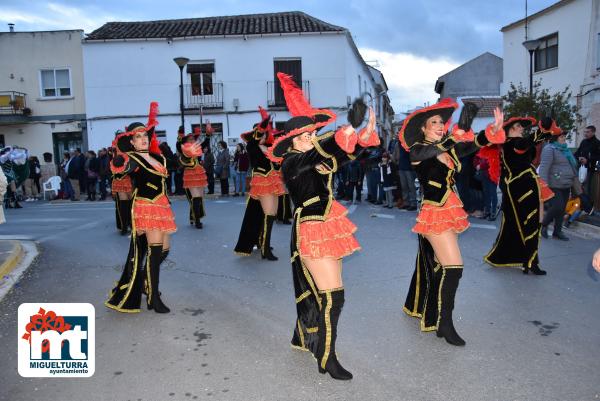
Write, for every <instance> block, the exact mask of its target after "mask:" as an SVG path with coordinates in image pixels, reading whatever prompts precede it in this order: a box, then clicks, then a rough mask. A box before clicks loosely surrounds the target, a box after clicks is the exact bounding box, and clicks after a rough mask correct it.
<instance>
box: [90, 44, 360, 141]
mask: <svg viewBox="0 0 600 401" xmlns="http://www.w3.org/2000/svg"><path fill="white" fill-rule="evenodd" d="M83 54H84V70H85V88H86V100H87V102H86V104H87V117H88V137H89V146H90V149H96V148H99V147H102V146H107V144H109V143H110V141H111V140H112V137H113V134H114V131H115V130H117V129H123V127H124V125H126V124H127V123H129V122H132V121H136V120H137V121H142V122H144V121H145V119H146V115H147V113H148V106H149V104H150V102H151V101H158V102H159V105H160V112H161V115H160V116H159V121H160V127H159V129H162V130H166V131H167V140H168V142H169V144H170V145H171V146H173V145H174V143H175V138H176V131H177V128H178V126H179V125H180V119H179V69H178V67H177V66H176V65H175V63H174V62H173V58H174V57H179V56H182V57H187V58H189V59H190V60H192V61H206V60H214V63H215V76H216V82H222V83H223V94H224V96H223V102H224V109H223V110H221V111H219V112H217V113H216V114H209V113H211V112H209V111H206V113H205V116H204V119H209V120H210V121H211V123H218V122H220V123H222V124H223V134H224V139H225V140H227V139H228V134H227V133H228V128H229V136H230V137H239V134H240V133H242V132H244V131H247V130H248V129H250V128H251V127H252V125H253V124H254V123H256V122H258V121H259V120H260V117H259V114H258V112H257V108H258V106H259V105H261V106H263V107H266V106H267V81H273V79H274V72H273V59H274V58H284V57H294V58H296V57H299V58H301V60H302V80H303V81H310V100H311V103H312V105H313V106H315V107H333V108H338V107H339V108H345V107H346V97H347V96H348V95H350V96H351V97H352V98H353V97H355V96H356V95H358V84H357V78H356V74H357V73H356V72H355V71H358V70H359V69H361V68H363V67H362V62H361V61H360V60H359V59H358V58H357V57H356V55H355V54H353V53H351V50H350V48H349V44H348V41H347V39H346V36H345V35H344V34H322V35H285V36H266V37H262V38H259V37H251V36H250V37H248V38H247V40H244V39H243V38H242V37H227V38H210V39H193V40H174V41H173V42H172V43H167V41H163V40H161V41H129V42H117V41H115V42H85V43H84V45H83ZM349 69H350V70H351V71H352V72H353V75H351V76H348V75H347V74H348V73H349V72H348V71H349ZM363 69H364V68H363ZM361 75H362V76H363V77H364V79H365V80H366V81H367V83H368V84H369V85H370V78H369V77H368V76H367V75H366V69H364V72H363V73H362V74H361ZM188 78H189V75H188V74H186V73H185V69H184V84H188V83H189V82H188ZM348 82H352V83H354V86H352V85H349V84H348ZM234 98H237V99H239V102H240V104H239V109H238V111H237V112H235V111H234V108H233V99H234ZM225 113H227V114H228V118H229V124H228V123H227V116H226V115H225ZM274 114H275V120H276V121H285V120H287V118H289V115H288V113H287V112H282V111H276V112H274ZM345 119H346V117H345V113H339V115H338V122H339V121H341V122H342V123H343V122H344V121H345ZM190 122H194V123H197V122H199V118H198V116H189V115H186V127H187V129H188V130H189V126H190Z"/></svg>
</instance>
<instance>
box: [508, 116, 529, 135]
mask: <svg viewBox="0 0 600 401" xmlns="http://www.w3.org/2000/svg"><path fill="white" fill-rule="evenodd" d="M536 122H537V121H536V119H535V118H533V117H511V118H509V119H508V120H506V121H505V122H504V123H503V124H502V129H503V130H504V131H505V132H506V133H507V134H508V130H509V129H510V127H512V126H513V124H515V123H519V124H521V126H522V127H523V128H525V129H527V128H529V127H531V126H532V125H534V124H535V123H536Z"/></svg>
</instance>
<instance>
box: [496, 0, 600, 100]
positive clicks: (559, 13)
mask: <svg viewBox="0 0 600 401" xmlns="http://www.w3.org/2000/svg"><path fill="white" fill-rule="evenodd" d="M592 1H593V0H576V1H573V2H570V3H567V4H565V5H564V6H561V7H558V8H556V9H554V10H552V11H550V12H548V13H545V14H543V15H541V16H539V17H536V18H533V19H531V20H530V21H529V33H528V36H529V39H538V38H541V37H544V36H547V35H550V34H552V33H555V32H558V67H557V68H553V69H549V70H545V71H540V72H537V73H536V72H534V74H533V80H534V82H535V81H538V80H540V79H541V80H542V87H544V88H549V89H550V91H551V92H556V91H561V90H563V89H564V88H565V87H566V86H567V85H569V86H570V89H571V91H572V93H573V95H575V94H577V93H578V92H579V90H580V85H581V84H582V83H583V80H584V77H585V67H586V65H585V60H586V53H587V49H588V38H589V31H590V23H591V11H592ZM524 40H525V28H524V24H523V23H521V24H519V25H517V26H516V27H513V28H511V29H509V30H507V31H505V32H504V33H503V49H504V50H503V59H504V82H503V85H502V88H501V91H502V93H503V94H506V92H507V91H508V89H509V88H510V83H511V82H513V83H515V84H517V83H519V82H522V83H523V86H524V87H525V88H529V53H528V51H527V50H526V49H525V47H523V45H522V43H523V41H524ZM574 101H575V100H574Z"/></svg>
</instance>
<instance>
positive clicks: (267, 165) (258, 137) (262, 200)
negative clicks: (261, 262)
mask: <svg viewBox="0 0 600 401" xmlns="http://www.w3.org/2000/svg"><path fill="white" fill-rule="evenodd" d="M259 110H260V114H261V117H262V121H261V122H260V124H256V125H255V126H254V129H253V130H252V131H249V132H245V133H243V134H242V135H241V138H242V139H243V140H244V141H245V142H246V151H247V152H248V157H249V158H250V167H251V169H252V179H251V181H250V191H249V192H248V195H249V197H248V201H247V203H246V212H245V213H244V219H243V221H242V227H241V229H240V235H239V237H238V242H237V244H236V246H235V252H236V253H237V254H240V255H246V256H247V255H250V254H251V253H252V249H253V248H254V246H255V245H257V246H258V247H259V248H260V253H261V256H262V258H263V259H267V260H271V261H274V260H277V259H278V258H277V257H276V256H275V255H273V252H272V248H271V231H272V230H273V223H274V222H275V219H276V216H277V203H278V202H277V200H278V197H279V196H280V195H283V194H284V193H285V188H284V187H283V181H282V179H281V173H280V172H279V171H278V170H276V169H275V165H274V163H273V162H272V161H270V160H269V159H268V158H267V156H266V155H265V153H266V151H267V147H268V146H270V145H271V144H272V143H273V136H274V130H273V125H272V123H271V116H270V115H269V114H267V112H266V110H264V109H263V108H262V107H259Z"/></svg>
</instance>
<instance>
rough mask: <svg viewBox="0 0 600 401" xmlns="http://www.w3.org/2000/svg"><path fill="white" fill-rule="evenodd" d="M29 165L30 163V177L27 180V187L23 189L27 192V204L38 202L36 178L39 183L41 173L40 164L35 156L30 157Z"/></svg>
mask: <svg viewBox="0 0 600 401" xmlns="http://www.w3.org/2000/svg"><path fill="white" fill-rule="evenodd" d="M27 163H29V176H28V177H27V179H25V185H24V186H23V189H24V190H25V196H26V197H27V199H25V202H33V201H36V200H38V195H39V191H38V187H37V185H36V184H35V182H36V177H38V178H37V181H38V182H39V176H40V173H41V170H40V162H39V161H38V160H37V158H36V157H35V156H29V159H28V160H27Z"/></svg>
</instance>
